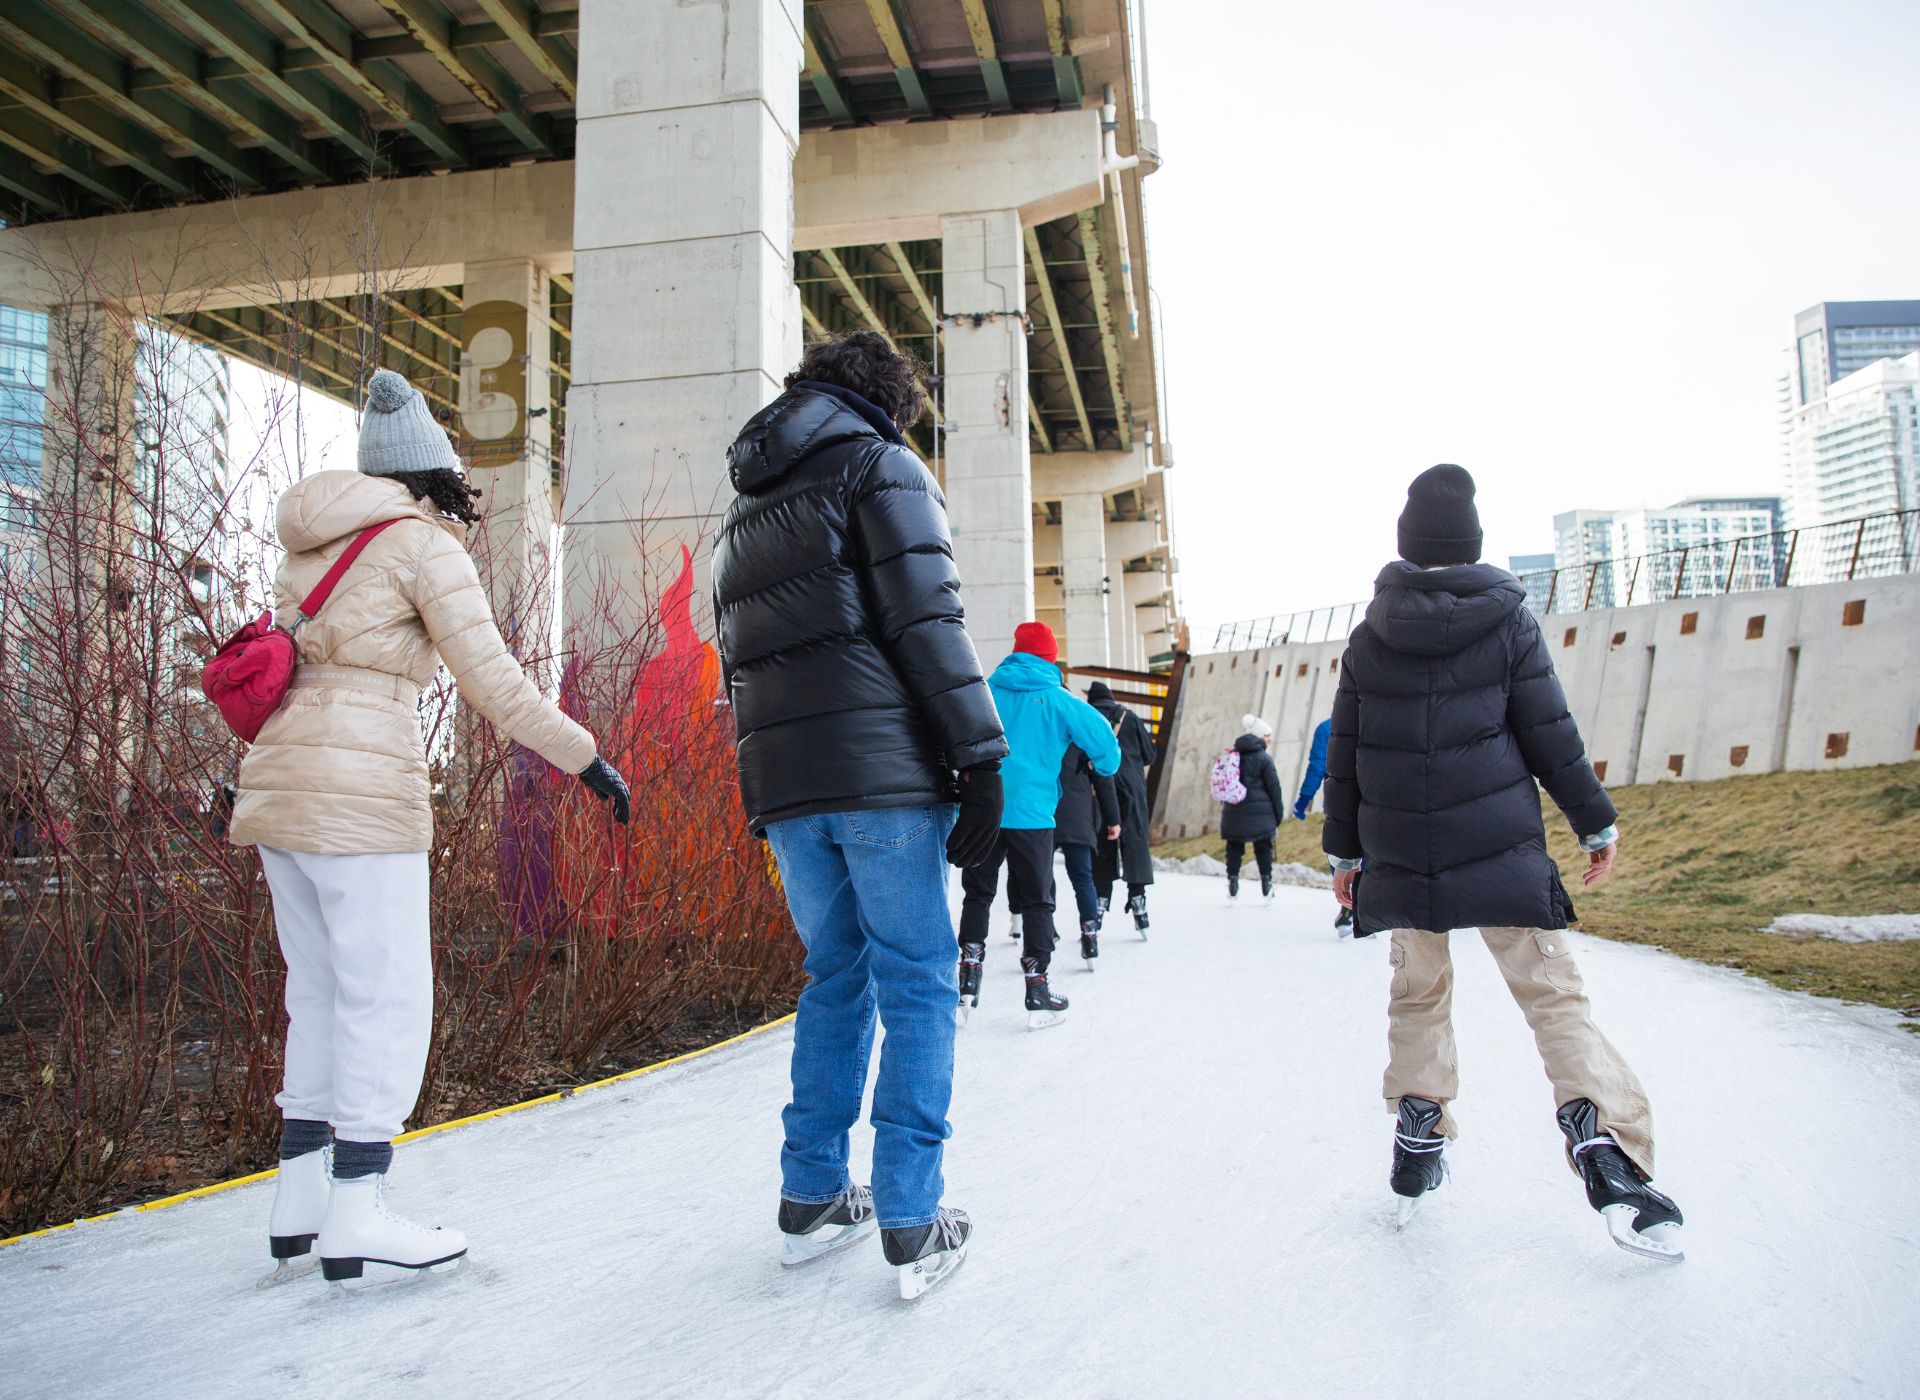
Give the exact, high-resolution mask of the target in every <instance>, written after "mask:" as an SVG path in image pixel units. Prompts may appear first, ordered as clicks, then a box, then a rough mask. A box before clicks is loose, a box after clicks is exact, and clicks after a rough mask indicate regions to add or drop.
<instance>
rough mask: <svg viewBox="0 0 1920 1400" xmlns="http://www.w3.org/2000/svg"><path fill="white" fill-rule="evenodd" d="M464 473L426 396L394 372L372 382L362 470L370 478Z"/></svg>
mask: <svg viewBox="0 0 1920 1400" xmlns="http://www.w3.org/2000/svg"><path fill="white" fill-rule="evenodd" d="M441 467H448V468H451V469H452V470H454V471H459V470H460V456H459V454H458V453H456V452H455V451H454V450H453V444H452V443H451V442H449V441H448V440H447V434H446V431H445V430H444V429H442V428H441V426H440V425H439V424H438V423H436V422H434V421H433V414H432V413H431V412H429V411H428V409H427V401H426V400H425V399H424V398H422V397H421V396H420V391H419V390H418V389H416V388H414V387H413V385H411V384H409V383H407V381H406V380H404V379H402V378H401V377H400V376H399V375H397V374H395V373H394V372H393V371H392V370H390V369H383V370H376V371H375V372H374V376H373V378H371V379H369V380H368V381H367V408H366V412H365V414H363V415H362V416H361V419H360V470H361V471H363V472H365V473H366V474H367V475H368V476H392V475H393V474H394V473H395V472H430V471H436V470H438V469H439V468H441Z"/></svg>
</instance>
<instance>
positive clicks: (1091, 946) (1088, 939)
mask: <svg viewBox="0 0 1920 1400" xmlns="http://www.w3.org/2000/svg"><path fill="white" fill-rule="evenodd" d="M1080 956H1081V957H1083V958H1085V959H1086V960H1087V971H1088V972H1092V971H1093V960H1094V959H1095V958H1097V957H1099V956H1100V924H1099V921H1098V920H1095V919H1083V920H1081V922H1080Z"/></svg>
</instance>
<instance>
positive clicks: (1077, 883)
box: [1060, 846, 1100, 924]
mask: <svg viewBox="0 0 1920 1400" xmlns="http://www.w3.org/2000/svg"><path fill="white" fill-rule="evenodd" d="M1060 854H1061V855H1063V856H1065V857H1066V858H1067V883H1068V884H1070V885H1072V886H1073V902H1074V903H1075V904H1077V905H1078V906H1079V907H1080V922H1081V923H1082V924H1090V923H1092V922H1093V921H1094V920H1096V919H1098V918H1099V917H1100V896H1099V894H1098V893H1096V892H1095V890H1094V888H1093V847H1091V846H1062V847H1061V848H1060Z"/></svg>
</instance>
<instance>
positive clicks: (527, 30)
mask: <svg viewBox="0 0 1920 1400" xmlns="http://www.w3.org/2000/svg"><path fill="white" fill-rule="evenodd" d="M477 3H478V4H479V6H480V8H481V10H482V11H484V12H485V14H486V16H487V18H488V19H489V20H491V21H492V22H493V24H494V26H495V27H496V28H498V29H499V30H500V31H501V36H502V38H504V39H505V40H506V42H507V43H509V44H512V45H513V46H514V48H516V49H518V50H519V51H520V53H521V55H522V56H523V57H525V59H526V60H527V62H529V63H531V64H532V65H533V67H534V70H535V71H536V72H538V73H539V74H540V75H541V76H542V77H543V78H545V79H546V80H547V81H548V82H550V83H552V84H553V85H554V86H555V87H556V88H558V89H559V90H560V91H561V92H564V93H565V94H566V95H567V96H568V97H569V98H572V97H574V96H575V95H576V93H577V90H578V87H579V83H578V80H577V79H576V77H575V72H574V69H575V64H574V58H573V51H572V50H571V49H570V48H568V47H567V45H566V44H564V43H562V42H561V41H560V40H559V39H557V38H553V37H550V36H546V35H542V34H541V33H540V32H539V12H538V11H536V10H535V9H534V8H533V6H532V5H530V4H527V3H526V0H477ZM455 28H456V31H457V30H458V26H455Z"/></svg>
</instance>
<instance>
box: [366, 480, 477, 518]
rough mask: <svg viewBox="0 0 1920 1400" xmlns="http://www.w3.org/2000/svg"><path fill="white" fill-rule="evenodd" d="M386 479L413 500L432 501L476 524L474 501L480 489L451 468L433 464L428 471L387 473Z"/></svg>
mask: <svg viewBox="0 0 1920 1400" xmlns="http://www.w3.org/2000/svg"><path fill="white" fill-rule="evenodd" d="M386 476H387V479H388V480H389V481H397V482H399V483H400V484H401V485H402V486H404V487H406V488H407V490H409V491H411V492H413V498H414V500H416V501H432V502H433V505H434V509H435V510H438V511H439V512H440V513H441V514H442V515H450V516H452V517H453V518H454V519H455V520H458V521H459V522H460V523H461V524H463V525H478V524H479V523H480V519H481V516H480V512H479V511H478V510H476V509H475V508H474V507H475V503H476V502H477V501H479V499H480V488H479V487H478V486H469V485H467V479H466V478H465V477H464V476H462V475H460V473H459V472H457V471H455V470H454V469H453V468H452V467H436V468H435V469H434V470H432V471H427V472H388V473H387V474H386Z"/></svg>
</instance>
